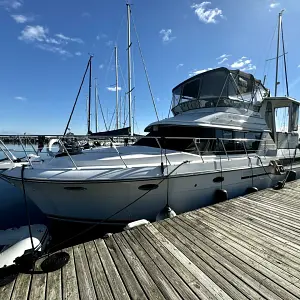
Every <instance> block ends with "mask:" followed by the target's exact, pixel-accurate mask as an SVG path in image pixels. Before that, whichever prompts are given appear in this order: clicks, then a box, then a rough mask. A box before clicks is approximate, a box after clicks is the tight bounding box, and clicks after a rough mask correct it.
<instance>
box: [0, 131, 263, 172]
mask: <svg viewBox="0 0 300 300" xmlns="http://www.w3.org/2000/svg"><path fill="white" fill-rule="evenodd" d="M30 137H31V136H27V135H26V136H18V142H19V145H21V148H22V152H23V153H24V154H25V157H24V158H25V159H26V161H27V162H28V163H29V165H30V166H31V167H32V168H33V164H32V161H31V159H30V156H29V153H32V152H34V153H35V154H37V155H38V150H36V149H35V147H34V145H33V143H32V142H31V141H30ZM55 137H56V138H57V142H58V144H59V145H60V151H61V152H64V153H65V155H66V156H68V158H69V159H70V161H71V163H72V165H73V166H74V168H75V169H76V170H79V169H80V167H79V166H78V165H77V164H76V162H75V160H74V159H73V157H72V155H73V153H72V152H70V148H69V149H68V147H66V145H65V142H66V137H65V136H55ZM72 138H73V137H72ZM94 138H97V137H94ZM106 138H107V139H109V140H110V141H111V144H110V145H111V148H112V149H114V151H116V153H117V155H118V156H119V157H120V160H121V162H122V164H123V165H124V167H125V168H128V165H127V164H126V158H124V157H123V156H122V151H120V149H118V147H117V146H116V145H115V144H114V138H115V137H113V136H112V137H106ZM141 138H142V139H154V140H155V141H156V144H157V146H158V147H157V148H159V149H160V151H161V154H162V155H164V156H165V158H166V161H167V163H168V164H169V165H171V162H170V159H169V156H168V152H167V151H166V150H175V149H169V148H167V147H164V146H165V145H164V142H163V141H164V140H168V139H171V140H176V139H178V140H190V141H192V144H191V145H190V147H194V154H198V156H199V158H200V159H201V160H202V162H204V157H205V156H207V154H208V153H209V154H213V155H219V158H220V159H224V158H225V159H227V160H230V156H231V155H232V154H244V155H246V156H247V157H248V158H249V154H250V153H255V152H257V151H258V150H257V149H259V150H262V151H263V156H265V155H266V151H267V148H268V147H267V144H266V143H267V141H266V140H261V139H245V138H207V137H204V138H199V137H174V136H171V137H166V136H163V137H162V136H142V137H141ZM24 140H26V143H27V145H30V146H31V148H32V150H29V149H28V148H27V147H26V145H24V144H25V143H24ZM205 141H211V142H216V143H219V144H218V145H219V146H218V148H216V149H213V150H209V151H208V150H206V149H200V147H199V145H201V142H205ZM261 141H263V142H264V145H262V146H263V147H261V146H260V147H257V149H253V150H251V149H248V150H247V146H246V143H247V142H258V143H260V142H261ZM229 142H230V143H231V144H230V143H229ZM228 144H230V145H231V148H229V147H228V146H227V147H226V145H228ZM238 144H240V145H239V147H236V146H234V147H235V149H232V146H233V145H238ZM45 148H46V149H48V147H45ZM96 149H97V148H94V152H95V151H96ZM178 151H179V150H178ZM0 152H3V153H4V155H5V156H6V157H7V159H9V160H10V161H11V162H15V160H16V157H15V156H14V154H13V153H12V151H11V150H9V148H8V147H7V146H6V145H5V143H4V142H3V140H1V137H0ZM181 152H189V151H181ZM189 153H191V152H189ZM54 158H55V156H54Z"/></svg>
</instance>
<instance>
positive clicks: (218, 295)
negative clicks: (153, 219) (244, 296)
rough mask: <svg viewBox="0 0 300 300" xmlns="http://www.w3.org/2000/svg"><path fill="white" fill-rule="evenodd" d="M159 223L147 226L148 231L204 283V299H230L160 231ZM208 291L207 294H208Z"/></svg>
mask: <svg viewBox="0 0 300 300" xmlns="http://www.w3.org/2000/svg"><path fill="white" fill-rule="evenodd" d="M159 226H160V224H159V223H156V224H154V225H152V226H147V229H148V230H149V231H150V232H151V233H152V234H153V235H154V236H155V237H156V238H157V239H158V240H159V241H160V242H161V243H162V244H163V245H164V246H165V247H166V248H167V249H168V250H169V251H170V253H171V254H173V255H174V256H175V257H176V258H177V259H178V260H179V261H180V262H181V263H182V264H183V265H184V266H185V267H187V268H188V269H189V271H190V272H191V273H192V274H193V275H194V276H196V277H198V278H199V280H200V281H201V282H202V284H203V286H204V287H205V289H203V292H204V294H203V298H204V297H207V298H208V299H209V298H213V299H230V297H229V296H228V295H227V294H226V293H225V292H224V291H223V290H222V289H221V288H220V287H219V286H218V285H217V284H216V283H215V282H213V281H212V280H211V279H210V278H209V277H208V276H207V275H206V274H205V273H204V272H202V271H201V270H200V269H199V268H198V267H197V266H196V265H195V264H193V262H192V261H191V260H190V259H188V258H187V257H186V255H185V254H184V253H182V252H181V251H180V250H179V249H178V248H176V247H175V246H174V245H173V244H172V243H171V242H170V241H169V240H168V239H167V238H166V237H165V236H164V235H163V234H162V233H161V232H160V231H159V230H158V228H159V229H161V228H160V227H159ZM206 291H207V292H206Z"/></svg>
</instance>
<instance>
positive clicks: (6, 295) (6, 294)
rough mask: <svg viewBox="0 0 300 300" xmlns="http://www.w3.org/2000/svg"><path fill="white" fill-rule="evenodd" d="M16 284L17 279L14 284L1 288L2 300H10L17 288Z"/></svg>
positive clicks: (0, 297)
mask: <svg viewBox="0 0 300 300" xmlns="http://www.w3.org/2000/svg"><path fill="white" fill-rule="evenodd" d="M15 282H16V279H15V280H14V281H13V282H11V283H9V284H7V285H5V286H2V287H0V299H10V297H11V295H12V292H13V289H14V286H15Z"/></svg>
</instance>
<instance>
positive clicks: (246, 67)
mask: <svg viewBox="0 0 300 300" xmlns="http://www.w3.org/2000/svg"><path fill="white" fill-rule="evenodd" d="M231 68H233V69H240V70H241V71H252V70H256V66H255V65H253V64H252V63H251V59H247V57H246V56H242V57H241V58H240V59H238V60H237V61H235V62H234V63H233V64H231Z"/></svg>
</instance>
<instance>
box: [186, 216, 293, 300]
mask: <svg viewBox="0 0 300 300" xmlns="http://www.w3.org/2000/svg"><path fill="white" fill-rule="evenodd" d="M190 217H191V218H190ZM193 217H194V220H193V221H192V222H190V224H193V226H197V230H198V229H199V228H201V227H202V226H201V225H200V224H199V223H200V222H201V223H204V224H205V225H206V226H205V227H204V226H203V228H201V232H202V233H203V234H205V235H206V236H208V237H209V238H210V239H211V240H213V241H214V242H215V243H217V244H218V245H219V246H221V247H222V248H223V249H225V250H226V253H224V254H223V255H224V256H225V255H226V256H227V257H228V258H230V259H231V260H232V261H235V263H238V265H239V268H240V269H243V270H244V271H246V272H247V273H248V274H250V275H251V277H253V278H254V279H255V280H256V281H258V282H259V283H260V284H261V285H263V286H265V287H266V288H267V289H268V290H269V291H272V292H273V293H274V294H276V295H278V296H279V297H281V298H284V299H295V300H296V299H297V298H296V297H295V296H293V294H291V293H289V292H288V291H287V290H286V289H285V288H284V287H286V286H288V287H289V288H292V290H293V292H294V293H296V294H297V289H296V287H295V286H293V285H292V284H291V283H289V282H288V281H286V280H284V279H283V278H282V277H280V276H279V275H277V274H276V273H274V272H272V270H269V269H268V268H266V267H265V266H263V265H262V263H261V262H262V260H261V261H260V262H257V261H256V260H255V259H253V257H249V256H247V255H246V254H245V251H243V250H244V249H243V248H242V247H239V245H238V244H237V243H235V242H234V241H233V240H231V239H230V237H229V236H227V235H225V234H222V233H220V231H219V228H216V227H214V226H212V224H210V223H209V222H208V221H207V220H204V219H203V218H200V217H199V216H198V217H197V215H195V216H189V220H191V219H193ZM199 225H200V226H199Z"/></svg>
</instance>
